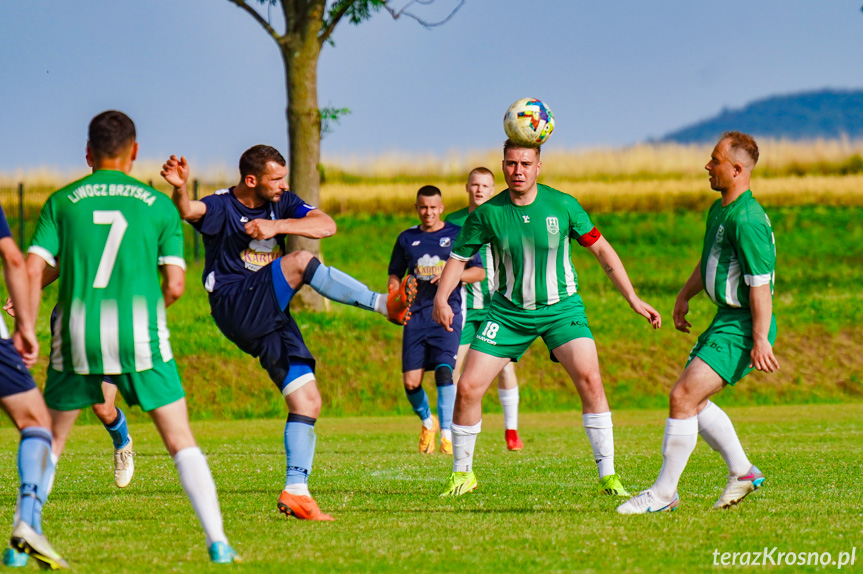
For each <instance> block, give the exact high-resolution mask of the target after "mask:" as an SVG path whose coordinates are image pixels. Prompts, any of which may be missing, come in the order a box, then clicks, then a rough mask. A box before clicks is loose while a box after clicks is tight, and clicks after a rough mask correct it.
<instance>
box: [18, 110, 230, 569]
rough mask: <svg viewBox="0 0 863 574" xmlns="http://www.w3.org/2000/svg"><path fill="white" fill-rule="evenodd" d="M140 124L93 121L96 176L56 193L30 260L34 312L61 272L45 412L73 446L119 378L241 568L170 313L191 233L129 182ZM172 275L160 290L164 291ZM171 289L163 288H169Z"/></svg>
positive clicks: (220, 553)
mask: <svg viewBox="0 0 863 574" xmlns="http://www.w3.org/2000/svg"><path fill="white" fill-rule="evenodd" d="M137 153H138V144H137V142H136V138H135V124H134V123H132V120H131V119H129V117H128V116H126V115H125V114H123V113H121V112H117V111H108V112H103V113H101V114H99V115H98V116H96V117H95V118H93V120H92V121H91V122H90V127H89V139H88V142H87V163H88V164H89V165H90V166H91V167H92V168H93V174H92V175H90V176H87V177H85V178H83V179H81V180H78V181H76V182H74V183H72V184H70V185H68V186H66V187H64V188H63V189H61V190H59V191H57V192H56V193H54V194H52V195H51V197H50V198H49V199H48V201H47V203H46V204H45V206H44V207H43V208H42V214H41V215H40V217H39V223H38V225H37V227H36V232H35V233H34V234H33V241H32V244H31V246H30V250H29V255H28V257H27V270H28V273H29V275H30V286H31V287H30V288H31V291H32V302H33V309H38V305H39V300H40V298H41V279H42V276H43V272H44V271H45V268H46V265H50V266H52V267H58V266H59V273H60V278H59V281H60V288H59V302H58V305H57V325H56V330H55V332H54V334H53V337H52V344H51V359H50V364H49V368H48V380H47V382H46V384H45V402H46V403H47V405H48V407H49V409H50V412H51V417H52V419H53V433H54V436H55V437H56V439H55V440H57V441H59V442H60V443H61V444H62V443H65V440H66V437H67V436H68V434H69V432H70V431H71V428H72V425H73V424H74V422H75V419H76V418H77V416H78V413H79V411H80V409H82V408H87V407H90V406H91V405H94V404H98V403H102V402H103V401H104V398H103V396H102V379H103V376H104V375H111V376H112V379H113V381H114V383H115V384H116V385H117V388H118V390H119V391H120V393H121V394H122V395H123V398H124V399H125V400H126V402H127V403H128V404H129V405H140V406H141V409H142V410H144V411H145V412H148V413H149V414H150V416H151V417H152V419H153V422H154V423H155V424H156V428H157V429H158V430H159V434H160V435H161V436H162V440H163V441H164V443H165V446H166V447H167V449H168V452H169V453H170V455H171V457H172V458H173V460H174V464H175V465H176V467H177V472H178V473H179V475H180V482H181V483H182V485H183V489H184V490H185V492H186V495H187V496H188V497H189V500H190V501H191V503H192V506H193V507H194V509H195V512H196V513H197V515H198V519H199V520H200V522H201V526H202V527H203V529H204V532H205V534H206V539H207V548H208V551H209V554H210V559H211V560H212V561H213V562H233V561H235V560H237V559H238V557H237V554H236V552H234V550H233V549H232V548H231V547H230V546H229V545H228V540H227V538H226V537H225V533H224V530H223V527H222V514H221V511H220V509H219V501H218V497H217V495H216V485H215V483H214V482H213V477H212V475H211V474H210V469H209V466H208V465H207V459H206V458H205V457H204V454H203V453H202V452H201V449H200V448H198V446H197V445H196V443H195V438H194V436H193V435H192V430H191V428H190V426H189V418H188V410H187V408H186V399H185V392H184V391H183V386H182V384H181V383H180V377H179V375H178V373H177V364H176V363H175V362H174V358H173V354H172V352H171V344H170V341H169V333H168V324H167V320H166V314H165V309H166V307H168V306H170V305H171V304H172V303H173V302H175V301H176V300H177V299H178V298H179V297H180V296H181V295H182V293H183V290H184V288H185V270H186V265H185V261H184V259H183V232H182V228H181V222H180V217H179V215H178V214H177V210H176V209H175V208H174V206H173V204H172V203H171V199H170V198H169V197H167V196H166V195H164V194H162V193H159V192H158V191H156V190H155V189H153V188H151V187H149V186H147V185H145V184H143V183H141V182H139V181H138V180H136V179H133V178H131V177H129V175H128V173H129V172H130V171H131V169H132V164H133V162H134V160H135V159H136V157H137ZM160 273H161V282H160ZM160 283H161V284H160Z"/></svg>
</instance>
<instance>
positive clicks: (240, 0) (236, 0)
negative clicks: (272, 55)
mask: <svg viewBox="0 0 863 574" xmlns="http://www.w3.org/2000/svg"><path fill="white" fill-rule="evenodd" d="M228 2H230V3H232V4H234V5H235V6H238V7H240V8H242V9H243V10H245V11H246V12H247V13H248V14H249V15H250V16H251V17H252V18H254V19H255V21H256V22H257V23H258V24H260V25H261V27H262V28H263V29H264V31H265V32H266V33H267V34H269V35H270V37H271V38H272V39H273V40H275V41H276V43H277V44H278V43H279V41H280V40H281V36H279V34H278V32H276V31H275V30H274V29H273V27H272V26H270V23H269V22H267V21H266V20H264V18H263V16H261V15H260V14H258V12H257V11H256V10H255V9H254V8H252V7H251V6H249V5H248V4H246V0H228Z"/></svg>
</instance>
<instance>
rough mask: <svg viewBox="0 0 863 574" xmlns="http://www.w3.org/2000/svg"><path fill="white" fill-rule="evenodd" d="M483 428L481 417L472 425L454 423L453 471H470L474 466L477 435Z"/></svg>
mask: <svg viewBox="0 0 863 574" xmlns="http://www.w3.org/2000/svg"><path fill="white" fill-rule="evenodd" d="M481 430H482V420H481V419H480V421H479V422H478V423H476V424H475V425H471V426H462V425H457V424H455V423H453V424H452V471H453V472H470V470H471V467H473V453H474V451H475V450H476V437H477V435H478V434H479V432H480V431H481Z"/></svg>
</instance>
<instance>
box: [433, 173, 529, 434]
mask: <svg viewBox="0 0 863 574" xmlns="http://www.w3.org/2000/svg"><path fill="white" fill-rule="evenodd" d="M465 188H466V190H467V197H468V206H467V207H465V208H464V209H460V210H458V211H456V212H454V213H451V214H450V215H449V217H447V218H446V220H447V221H449V222H450V223H453V224H455V225H458V226H459V227H463V226H464V222H465V221H467V216H468V215H470V214H471V213H473V212H474V210H475V209H476V208H477V207H479V206H480V205H482V204H483V203H485V202H486V201H488V200H489V199H491V196H492V195H494V174H493V173H492V171H491V170H490V169H488V168H487V167H476V168H474V169H472V170H471V171H470V173H469V174H468V177H467V184H465ZM480 255H481V257H482V264H483V266H484V267H485V270H486V275H485V279H484V280H482V281H478V282H476V283H463V284H462V287H461V289H462V297H461V300H462V307H463V311H462V317H463V318H464V327H462V332H461V344H460V345H459V347H458V358H457V359H456V364H455V375H456V379H455V380H456V383H458V376H459V375H460V374H461V370H462V367H464V359H465V357H466V356H467V350H468V349H469V348H470V344H471V342H472V341H473V339H474V337H476V334H477V330H478V329H479V327H480V325H482V323H483V320H484V319H485V316H486V314H488V307H489V305H490V304H491V295H492V293H494V289H495V285H494V281H495V278H496V275H495V269H494V267H495V266H494V255H493V254H492V251H491V245H489V244H487V245H484V246H483V247H482V249H480ZM497 393H498V397H499V398H500V405H501V407H502V408H503V426H504V439H505V440H506V446H507V448H508V449H509V450H521V449H522V448H523V447H524V444H523V443H522V441H521V438H519V436H518V402H519V396H518V379H517V378H516V376H515V368H514V367H513V363H512V361H510V362H509V363H507V364H506V366H505V367H504V368H503V370H502V371H501V372H500V373H499V374H498V376H497Z"/></svg>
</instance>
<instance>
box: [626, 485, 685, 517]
mask: <svg viewBox="0 0 863 574" xmlns="http://www.w3.org/2000/svg"><path fill="white" fill-rule="evenodd" d="M679 504H680V497H679V496H677V493H676V492H675V493H674V498H672V499H671V500H660V499H659V498H658V497H657V496H656V495H655V494H653V491H652V490H650V489H648V490H644V491H642V492H641V494H639V495H638V496H633V497H632V498H630V499H629V500H627V501H626V502H624V503H623V504H621V505H620V506H618V507H617V513H618V514H647V513H650V512H670V511H672V510H675V509H676V508H677V507H678V505H679Z"/></svg>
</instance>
